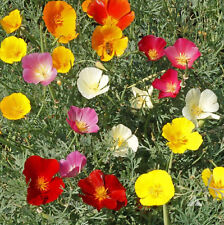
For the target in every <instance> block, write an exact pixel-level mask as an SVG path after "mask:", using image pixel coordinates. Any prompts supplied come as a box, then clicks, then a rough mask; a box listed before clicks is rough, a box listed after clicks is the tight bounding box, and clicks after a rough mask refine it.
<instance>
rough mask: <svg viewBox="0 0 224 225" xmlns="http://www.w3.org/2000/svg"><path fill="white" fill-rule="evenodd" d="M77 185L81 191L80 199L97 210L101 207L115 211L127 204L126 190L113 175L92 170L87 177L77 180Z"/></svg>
mask: <svg viewBox="0 0 224 225" xmlns="http://www.w3.org/2000/svg"><path fill="white" fill-rule="evenodd" d="M78 186H79V187H80V188H81V191H82V192H83V195H80V197H81V198H82V200H83V201H84V202H85V203H86V204H88V205H91V206H93V207H95V208H96V209H97V210H98V211H100V210H101V209H102V208H107V209H113V210H116V211H117V210H119V209H120V208H121V207H123V206H126V205H127V198H126V193H125V192H126V190H125V188H124V187H123V186H122V184H121V183H120V182H119V180H118V179H117V177H116V176H114V175H106V174H104V173H103V172H102V171H101V170H94V171H93V172H91V173H90V174H89V176H88V177H87V178H85V179H81V180H79V182H78Z"/></svg>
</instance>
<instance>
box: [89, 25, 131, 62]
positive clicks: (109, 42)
mask: <svg viewBox="0 0 224 225" xmlns="http://www.w3.org/2000/svg"><path fill="white" fill-rule="evenodd" d="M127 46H128V38H127V37H124V36H123V34H122V30H121V29H120V28H119V27H117V26H114V25H104V26H98V27H96V29H95V30H94V31H93V36H92V48H93V49H94V50H95V51H96V52H97V54H98V55H99V56H100V59H101V60H102V61H109V60H111V59H112V58H113V57H114V55H116V56H118V57H119V56H121V55H122V54H123V53H124V51H125V49H126V48H127Z"/></svg>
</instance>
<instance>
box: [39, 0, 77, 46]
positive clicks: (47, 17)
mask: <svg viewBox="0 0 224 225" xmlns="http://www.w3.org/2000/svg"><path fill="white" fill-rule="evenodd" d="M43 20H44V22H45V25H46V27H47V29H48V31H49V32H50V33H51V34H52V35H53V36H54V37H56V38H58V42H60V43H68V42H69V41H71V40H73V39H75V38H76V37H77V36H78V34H77V33H76V12H75V10H74V9H73V8H72V6H71V5H69V4H68V3H66V2H64V1H49V2H48V3H47V4H46V5H45V7H44V11H43Z"/></svg>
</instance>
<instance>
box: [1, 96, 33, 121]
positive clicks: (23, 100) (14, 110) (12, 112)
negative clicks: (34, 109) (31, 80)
mask: <svg viewBox="0 0 224 225" xmlns="http://www.w3.org/2000/svg"><path fill="white" fill-rule="evenodd" d="M0 110H1V112H2V115H3V116H4V117H5V118H7V119H9V120H19V119H22V118H24V117H25V115H26V114H27V113H29V112H30V110H31V106H30V100H29V99H28V98H27V97H26V96H25V95H24V94H22V93H13V94H11V95H9V96H6V97H4V98H3V99H2V101H1V102H0Z"/></svg>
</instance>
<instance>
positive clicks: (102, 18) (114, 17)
mask: <svg viewBox="0 0 224 225" xmlns="http://www.w3.org/2000/svg"><path fill="white" fill-rule="evenodd" d="M82 9H83V11H84V12H87V14H88V15H89V16H90V17H93V19H94V20H95V21H96V22H97V23H99V24H101V25H105V24H108V23H110V24H114V25H117V26H118V27H120V28H121V30H124V29H125V28H126V27H128V26H129V25H130V24H131V22H132V21H133V20H134V18H135V13H134V12H133V11H131V7H130V4H129V2H128V0H85V1H84V2H83V4H82Z"/></svg>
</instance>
